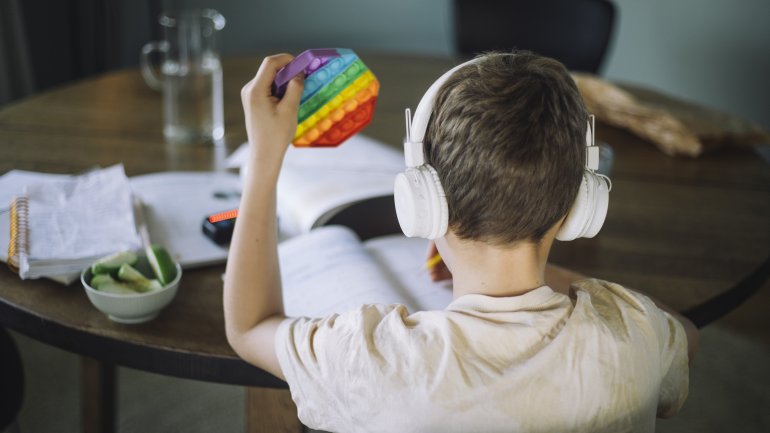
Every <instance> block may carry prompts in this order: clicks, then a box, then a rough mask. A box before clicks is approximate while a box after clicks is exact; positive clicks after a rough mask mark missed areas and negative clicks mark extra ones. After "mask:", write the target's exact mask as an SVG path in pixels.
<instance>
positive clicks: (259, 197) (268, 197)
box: [223, 54, 303, 379]
mask: <svg viewBox="0 0 770 433" xmlns="http://www.w3.org/2000/svg"><path fill="white" fill-rule="evenodd" d="M291 60H292V56H290V55H288V54H279V55H275V56H270V57H266V58H265V59H264V61H263V62H262V65H261V66H260V67H259V71H258V72H257V75H256V77H254V79H252V80H251V81H249V82H248V83H247V84H246V85H245V86H244V87H243V89H242V90H241V100H242V102H243V111H244V114H245V117H246V119H245V120H246V132H247V134H248V138H249V148H250V152H249V161H248V169H247V175H246V179H245V182H244V185H243V195H242V196H241V204H240V207H239V213H238V220H237V222H236V225H235V231H234V234H233V239H232V242H231V244H230V253H229V256H228V260H227V268H226V272H225V284H224V300H223V303H224V313H225V329H226V332H227V340H228V342H229V343H230V345H231V346H232V347H233V349H234V350H235V351H236V353H238V355H239V356H240V357H242V358H243V359H244V360H246V361H248V362H249V363H251V364H254V365H256V366H257V367H259V368H262V369H264V370H266V371H268V372H270V373H272V374H273V375H275V376H277V377H279V378H282V379H283V374H282V373H281V369H280V366H279V364H278V359H277V358H276V354H275V346H274V340H275V332H276V330H277V328H278V325H279V324H280V323H281V321H282V320H283V319H284V318H285V316H284V310H283V301H282V295H281V275H280V270H279V267H278V251H277V244H278V229H277V224H276V183H277V181H278V174H279V173H280V170H281V164H282V162H283V157H284V155H285V154H286V149H287V148H288V146H289V143H290V142H291V140H292V138H293V136H294V131H295V130H296V129H297V108H298V107H299V101H300V97H301V96H302V90H303V79H302V76H301V75H300V76H298V77H297V78H295V79H293V80H292V81H291V82H290V83H289V86H288V88H287V90H286V94H285V95H284V97H283V99H280V100H279V99H277V98H276V97H274V96H272V95H271V90H270V86H271V84H272V82H273V80H274V79H275V75H276V73H277V72H278V70H279V69H280V68H282V67H283V66H285V65H286V64H287V63H289V62H290V61H291Z"/></svg>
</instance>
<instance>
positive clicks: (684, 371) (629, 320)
mask: <svg viewBox="0 0 770 433" xmlns="http://www.w3.org/2000/svg"><path fill="white" fill-rule="evenodd" d="M572 289H573V292H574V297H573V299H571V297H568V296H566V295H564V294H561V293H557V292H554V291H553V290H551V288H549V287H547V286H543V287H540V288H538V289H535V290H532V291H530V292H528V293H526V294H523V295H520V296H514V297H504V298H495V297H490V296H484V295H476V294H473V295H465V296H461V297H459V298H457V299H455V300H454V301H453V302H452V303H451V304H450V305H449V306H448V307H447V308H446V309H445V310H443V311H421V312H417V313H414V314H409V312H408V311H407V310H406V308H405V307H404V306H403V305H387V306H386V305H364V306H362V307H360V308H359V309H357V310H353V311H349V312H347V313H344V314H339V315H337V314H334V315H332V316H329V317H326V318H322V319H308V318H289V319H286V320H285V321H284V322H283V323H282V324H281V326H280V327H279V330H278V333H277V335H276V352H277V354H278V360H279V362H280V365H281V370H282V371H283V374H284V375H285V377H286V380H287V382H288V383H289V387H290V389H291V394H292V398H293V399H294V401H295V403H296V404H297V410H298V415H299V419H300V420H301V421H302V422H303V423H304V424H305V425H307V426H309V427H312V428H316V429H322V430H328V431H331V432H336V433H347V432H355V433H360V432H397V433H404V432H442V433H450V432H463V433H468V432H529V433H536V432H572V431H578V432H583V431H586V432H588V431H590V432H613V433H616V432H653V431H654V430H655V418H656V414H657V415H658V416H669V415H673V414H674V413H676V412H677V411H678V410H679V408H680V407H681V405H682V404H683V403H684V400H685V398H686V397H687V388H688V366H687V338H686V336H685V332H684V328H683V327H682V325H681V324H680V323H679V322H678V321H677V320H676V319H675V318H673V317H672V316H670V315H669V314H667V313H665V312H663V311H662V310H660V309H658V308H657V307H656V306H655V305H654V304H653V302H652V301H651V300H650V299H648V298H647V297H645V296H643V295H641V294H639V293H636V292H633V291H631V290H628V289H625V288H623V287H622V286H620V285H617V284H613V283H608V282H604V281H599V280H585V281H581V282H579V283H576V284H574V285H573V287H572Z"/></svg>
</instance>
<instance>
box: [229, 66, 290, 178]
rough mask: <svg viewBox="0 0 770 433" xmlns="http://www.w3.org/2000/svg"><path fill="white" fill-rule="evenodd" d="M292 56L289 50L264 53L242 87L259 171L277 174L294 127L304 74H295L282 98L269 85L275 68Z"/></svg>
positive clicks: (276, 70)
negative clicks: (255, 72)
mask: <svg viewBox="0 0 770 433" xmlns="http://www.w3.org/2000/svg"><path fill="white" fill-rule="evenodd" d="M293 58H294V57H292V56H291V55H289V54H277V55H274V56H269V57H265V59H264V60H263V61H262V64H261V65H260V67H259V71H257V75H256V76H255V77H254V78H253V79H252V80H251V81H249V82H248V83H246V85H245V86H243V89H241V102H242V103H243V112H244V114H245V117H246V133H247V134H248V137H249V143H250V147H251V159H252V163H253V164H256V165H257V166H259V169H260V171H261V170H265V169H268V170H270V171H271V172H273V173H274V174H276V175H277V173H278V171H279V170H280V167H281V163H282V161H283V156H284V154H285V153H286V149H287V148H288V147H289V143H290V142H291V140H292V139H293V138H294V133H295V131H296V130H297V110H298V108H299V102H300V99H301V97H302V90H303V89H304V77H303V76H302V74H300V75H297V76H296V77H294V78H293V79H292V80H291V81H290V82H289V85H288V87H287V88H286V94H285V95H284V96H283V98H282V99H278V98H276V97H275V96H273V95H272V93H271V85H272V83H273V80H275V76H276V74H277V72H278V70H279V69H281V68H282V67H284V66H286V64H288V63H289V62H290V61H291V60H292V59H293Z"/></svg>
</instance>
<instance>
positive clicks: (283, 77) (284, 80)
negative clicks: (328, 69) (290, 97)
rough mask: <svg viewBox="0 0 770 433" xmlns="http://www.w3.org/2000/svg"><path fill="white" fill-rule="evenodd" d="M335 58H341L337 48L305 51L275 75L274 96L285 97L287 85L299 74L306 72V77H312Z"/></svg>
mask: <svg viewBox="0 0 770 433" xmlns="http://www.w3.org/2000/svg"><path fill="white" fill-rule="evenodd" d="M335 57H340V53H338V52H337V50H336V49H335V48H315V49H312V50H305V51H303V52H302V53H300V54H299V55H298V56H297V57H295V58H294V60H292V61H291V62H289V64H288V65H286V66H284V67H283V68H281V69H280V70H279V71H278V73H277V74H276V75H275V80H274V81H273V87H272V91H273V95H275V96H277V97H279V98H281V97H283V94H284V93H286V85H287V84H289V81H291V79H292V78H294V77H295V76H296V75H297V74H299V73H303V72H304V73H305V76H307V75H310V74H311V73H313V72H314V71H316V70H317V69H318V68H320V67H321V66H323V65H325V64H326V63H327V62H328V61H329V59H332V58H335Z"/></svg>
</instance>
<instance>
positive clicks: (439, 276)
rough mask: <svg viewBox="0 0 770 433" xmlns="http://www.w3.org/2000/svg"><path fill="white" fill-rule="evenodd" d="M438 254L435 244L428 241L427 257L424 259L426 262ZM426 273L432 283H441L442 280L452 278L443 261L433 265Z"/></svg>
mask: <svg viewBox="0 0 770 433" xmlns="http://www.w3.org/2000/svg"><path fill="white" fill-rule="evenodd" d="M437 254H438V248H436V243H435V242H433V241H430V243H429V244H428V251H427V257H426V258H425V259H426V260H427V261H430V260H431V259H433V258H434V257H436V255H437ZM428 272H429V273H430V279H431V280H432V281H443V280H449V279H451V278H452V273H451V272H450V271H449V268H447V267H446V263H444V261H443V260H442V261H439V262H438V263H436V264H435V265H433V266H431V267H429V268H428Z"/></svg>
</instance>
